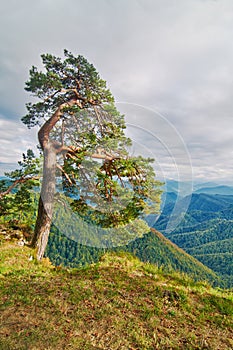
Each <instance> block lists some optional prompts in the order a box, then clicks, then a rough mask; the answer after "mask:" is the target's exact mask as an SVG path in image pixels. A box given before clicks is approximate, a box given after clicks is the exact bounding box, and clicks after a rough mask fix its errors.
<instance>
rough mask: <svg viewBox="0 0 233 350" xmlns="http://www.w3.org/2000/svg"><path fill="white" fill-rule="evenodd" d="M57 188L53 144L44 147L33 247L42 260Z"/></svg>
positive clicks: (49, 143) (38, 257)
mask: <svg viewBox="0 0 233 350" xmlns="http://www.w3.org/2000/svg"><path fill="white" fill-rule="evenodd" d="M55 186H56V151H55V148H54V147H53V144H52V143H51V142H48V143H47V145H46V146H45V147H44V165H43V179H42V186H41V194H40V199H39V205H38V213H37V220H36V225H35V230H34V236H33V238H32V242H31V245H32V247H34V248H36V254H37V259H38V260H41V259H42V258H43V256H44V252H45V249H46V246H47V243H48V238H49V233H50V228H51V224H52V216H53V204H54V195H55Z"/></svg>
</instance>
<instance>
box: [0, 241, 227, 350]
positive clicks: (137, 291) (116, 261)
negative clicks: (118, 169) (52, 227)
mask: <svg viewBox="0 0 233 350" xmlns="http://www.w3.org/2000/svg"><path fill="white" fill-rule="evenodd" d="M31 253H32V252H31V250H30V249H29V248H27V247H19V246H18V245H17V242H4V243H2V244H1V246H0V256H1V263H0V271H1V275H0V299H1V300H2V304H1V307H0V324H1V328H0V349H3V350H5V349H10V350H13V349H17V350H21V349H25V350H26V349H27V350H41V349H43V350H46V349H47V350H51V349H56V350H57V349H58V350H59V349H75V350H77V349H108V350H111V349H112V350H113V349H121V350H124V349H125V350H126V349H127V350H129V349H131V350H133V349H134V350H136V349H138V350H139V349H140V350H142V349H151V350H152V349H211V350H214V349H216V350H217V349H218V350H219V349H232V348H233V341H232V338H233V331H232V329H233V328H232V327H233V293H232V292H230V291H222V290H220V289H218V290H217V289H212V288H211V287H209V286H208V285H206V284H204V283H194V282H192V280H190V279H189V278H188V277H187V276H185V275H181V274H177V273H172V274H165V273H164V272H163V271H162V270H161V269H158V268H156V267H155V266H153V265H150V264H147V263H142V262H140V261H139V260H138V259H136V258H134V257H132V256H131V255H128V254H126V253H116V254H113V253H111V254H110V253H109V254H107V255H105V256H104V257H103V258H102V260H101V262H100V263H98V264H94V265H91V266H89V267H88V268H83V269H70V270H67V269H62V268H54V267H53V266H51V265H50V263H49V261H48V260H46V259H45V260H44V261H43V262H42V263H40V264H38V263H36V262H35V261H34V260H33V261H30V260H29V256H30V255H31Z"/></svg>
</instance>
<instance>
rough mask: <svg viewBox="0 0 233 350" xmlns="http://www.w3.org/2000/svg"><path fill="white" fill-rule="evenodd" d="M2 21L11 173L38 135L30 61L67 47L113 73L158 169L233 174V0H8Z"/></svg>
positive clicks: (1, 66)
mask: <svg viewBox="0 0 233 350" xmlns="http://www.w3.org/2000/svg"><path fill="white" fill-rule="evenodd" d="M0 26H1V29H0V42H1V45H0V76H1V79H0V126H1V128H0V137H1V142H0V165H1V171H4V170H8V169H9V167H10V164H9V163H14V162H16V161H17V160H19V158H20V155H21V153H22V152H24V151H25V150H26V149H27V148H28V147H34V146H33V145H34V144H35V143H36V142H37V141H36V130H32V131H28V130H27V128H26V127H25V126H24V125H23V124H22V123H21V122H20V118H21V116H23V115H24V113H25V103H26V102H27V101H29V98H30V96H28V94H27V93H26V92H25V91H24V83H25V81H26V80H27V78H28V71H29V69H30V67H31V66H32V65H36V66H39V67H40V64H41V63H40V54H41V53H46V52H49V53H52V54H55V55H58V56H62V54H63V49H64V48H67V49H68V50H70V51H72V52H73V53H74V54H82V55H84V56H85V57H86V58H87V59H88V60H89V61H91V62H92V63H93V64H94V65H95V66H96V68H97V69H98V71H99V72H100V74H101V76H102V78H104V79H105V80H106V81H107V83H108V86H109V87H110V89H111V91H112V93H113V95H114V96H115V99H116V101H117V102H119V104H118V105H119V109H120V110H122V112H124V113H125V115H126V120H127V123H128V125H129V130H128V133H129V134H130V135H131V136H132V138H133V139H134V140H135V149H136V148H138V149H141V150H143V149H145V150H146V151H145V153H146V152H147V153H148V154H149V153H151V154H153V155H154V156H155V157H156V164H155V166H156V167H157V169H156V170H158V173H162V174H163V176H166V177H176V178H177V173H179V177H180V178H182V176H183V175H182V174H183V173H184V174H186V175H187V174H190V172H191V171H190V169H191V168H192V171H193V176H194V179H198V180H203V181H209V180H211V181H212V180H215V181H216V180H218V181H220V182H222V183H224V182H230V181H232V182H233V176H232V174H233V116H232V114H233V2H232V0H215V1H214V0H117V1H116V0H38V1H31V0H21V1H18V0H7V1H6V0H5V1H2V2H1V21H0ZM140 130H141V131H140ZM189 155H190V159H189ZM191 163H192V166H191ZM172 164H173V165H172ZM174 168H176V169H178V170H177V171H176V174H175V171H174ZM187 169H188V170H187ZM186 175H185V176H186Z"/></svg>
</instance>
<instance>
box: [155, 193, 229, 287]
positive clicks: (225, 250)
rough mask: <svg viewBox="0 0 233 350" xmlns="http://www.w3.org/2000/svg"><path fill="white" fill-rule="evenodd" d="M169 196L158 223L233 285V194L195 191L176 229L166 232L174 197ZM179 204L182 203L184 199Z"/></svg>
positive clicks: (227, 282)
mask: <svg viewBox="0 0 233 350" xmlns="http://www.w3.org/2000/svg"><path fill="white" fill-rule="evenodd" d="M171 198H172V196H171V195H170V196H169V203H167V205H165V208H164V210H163V213H162V215H161V217H160V218H159V220H158V221H157V223H156V225H155V227H156V228H157V229H158V230H161V232H163V233H164V234H165V235H166V237H167V238H169V239H170V240H171V241H172V242H174V243H175V244H177V245H178V246H179V247H181V248H182V249H184V250H185V251H186V252H187V253H189V254H191V255H192V256H193V257H195V258H196V259H198V260H199V261H201V262H202V263H203V264H205V265H206V266H208V267H209V268H211V269H212V270H213V271H215V272H216V273H217V274H219V275H221V276H222V278H223V279H224V280H225V283H226V285H227V286H228V287H231V286H232V285H233V225H232V224H233V196H232V195H219V194H216V195H210V194H206V193H200V194H197V193H194V194H193V195H192V197H191V201H190V205H189V208H188V210H187V212H186V214H185V216H184V218H183V220H182V221H181V222H180V224H179V225H178V226H177V227H176V228H175V230H174V231H172V232H170V233H166V225H167V223H168V221H169V219H170V215H171V213H172V209H173V207H174V201H172V200H171ZM180 206H181V207H182V201H181V204H180Z"/></svg>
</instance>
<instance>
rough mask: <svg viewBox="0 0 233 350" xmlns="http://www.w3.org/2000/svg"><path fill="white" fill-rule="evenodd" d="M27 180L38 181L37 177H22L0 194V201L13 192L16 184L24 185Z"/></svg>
mask: <svg viewBox="0 0 233 350" xmlns="http://www.w3.org/2000/svg"><path fill="white" fill-rule="evenodd" d="M29 180H39V176H31V177H23V178H20V179H18V180H15V181H14V182H13V184H11V185H10V186H9V187H8V189H7V190H6V191H3V192H0V199H1V198H3V197H5V196H6V195H7V194H9V193H10V192H11V191H12V190H13V188H15V187H16V186H17V185H18V184H22V183H25V182H27V181H29Z"/></svg>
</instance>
